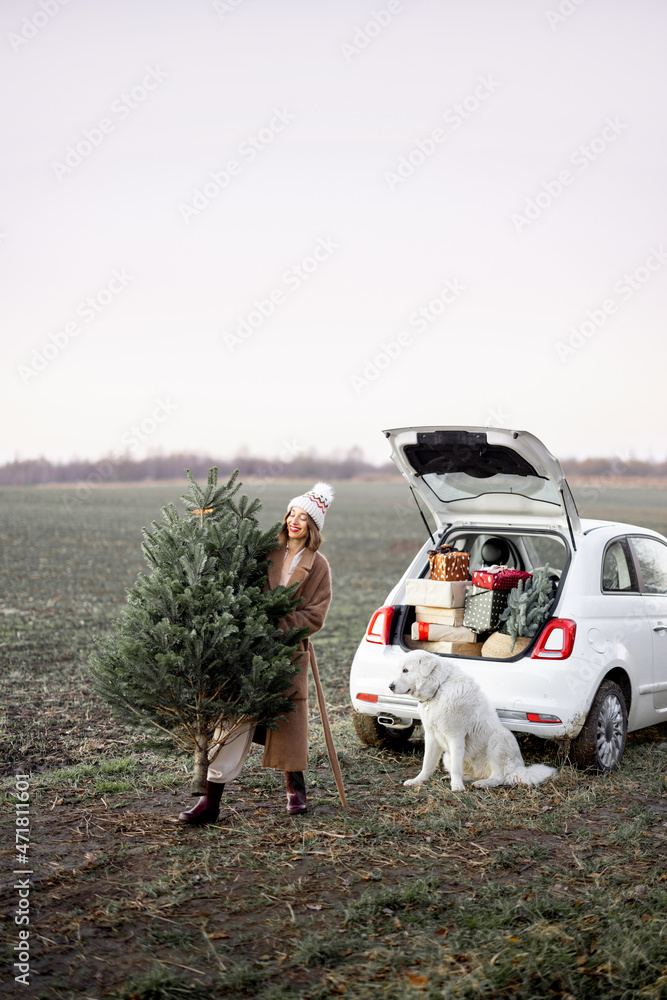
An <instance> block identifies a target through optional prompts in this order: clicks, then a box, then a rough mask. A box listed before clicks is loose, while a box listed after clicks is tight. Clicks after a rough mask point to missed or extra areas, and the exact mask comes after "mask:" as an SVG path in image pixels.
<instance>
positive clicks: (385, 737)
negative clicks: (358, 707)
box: [352, 712, 415, 750]
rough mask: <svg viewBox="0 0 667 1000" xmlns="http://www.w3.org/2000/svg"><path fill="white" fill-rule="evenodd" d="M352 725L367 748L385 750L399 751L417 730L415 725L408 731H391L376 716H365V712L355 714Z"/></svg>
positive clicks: (408, 728) (409, 727)
mask: <svg viewBox="0 0 667 1000" xmlns="http://www.w3.org/2000/svg"><path fill="white" fill-rule="evenodd" d="M352 723H353V725H354V731H355V733H356V734H357V736H358V737H359V739H360V740H361V742H362V743H365V744H366V746H367V747H384V748H385V750H390V749H394V750H398V749H400V748H401V747H403V746H405V744H406V743H407V742H408V740H409V739H410V737H411V736H412V733H413V732H414V728H415V727H414V723H413V724H412V725H411V726H408V727H407V729H389V728H388V727H387V726H383V725H382V723H380V722H378V720H377V719H376V718H375V716H374V715H364V713H363V712H355V713H354V715H353V717H352Z"/></svg>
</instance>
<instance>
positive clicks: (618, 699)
mask: <svg viewBox="0 0 667 1000" xmlns="http://www.w3.org/2000/svg"><path fill="white" fill-rule="evenodd" d="M627 734H628V710H627V708H626V705H625V697H624V695H623V692H622V691H621V689H620V687H619V686H618V684H615V683H614V681H603V682H602V684H601V685H600V687H599V688H598V689H597V692H596V695H595V697H594V698H593V704H592V705H591V710H590V712H589V713H588V716H587V717H586V721H585V723H584V727H583V729H582V730H581V732H580V733H579V735H578V736H577V738H576V739H575V740H572V744H571V746H570V759H571V760H572V763H573V764H576V766H577V767H580V768H582V770H595V771H614V770H615V769H616V768H617V767H618V766H619V765H620V763H621V758H622V757H623V751H624V750H625V739H626V736H627Z"/></svg>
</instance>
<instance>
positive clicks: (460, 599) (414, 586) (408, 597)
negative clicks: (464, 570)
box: [405, 579, 467, 608]
mask: <svg viewBox="0 0 667 1000" xmlns="http://www.w3.org/2000/svg"><path fill="white" fill-rule="evenodd" d="M466 587H467V583H466V581H465V580H460V581H458V580H456V581H453V582H446V581H444V580H424V579H420V580H406V581H405V603H406V604H425V605H428V607H431V608H462V607H463V605H464V602H465V596H466Z"/></svg>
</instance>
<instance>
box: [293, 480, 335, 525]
mask: <svg viewBox="0 0 667 1000" xmlns="http://www.w3.org/2000/svg"><path fill="white" fill-rule="evenodd" d="M333 498H334V490H333V486H329V484H328V483H315V485H314V486H313V488H312V490H309V491H308V493H303V494H302V495H301V496H300V497H294V499H293V500H290V502H289V503H288V504H287V510H288V511H290V510H291V509H292V507H300V508H301V510H305V512H306V514H310V516H311V517H312V519H313V521H314V522H315V524H316V525H317V527H318V528H319V529H320V531H321V530H322V525H323V524H324V515H325V514H326V512H327V511H328V509H329V504H330V503H331V501H332V500H333Z"/></svg>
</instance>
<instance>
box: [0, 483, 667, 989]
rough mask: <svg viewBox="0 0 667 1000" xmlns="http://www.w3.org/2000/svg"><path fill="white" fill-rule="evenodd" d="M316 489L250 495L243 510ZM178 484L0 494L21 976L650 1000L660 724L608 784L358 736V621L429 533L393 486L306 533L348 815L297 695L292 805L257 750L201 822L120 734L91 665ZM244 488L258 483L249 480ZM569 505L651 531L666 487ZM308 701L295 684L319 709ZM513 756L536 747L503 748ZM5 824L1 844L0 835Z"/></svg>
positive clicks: (11, 903) (658, 965)
mask: <svg viewBox="0 0 667 1000" xmlns="http://www.w3.org/2000/svg"><path fill="white" fill-rule="evenodd" d="M306 485H308V486H309V485H311V484H310V483H308V484H304V483H292V484H287V483H280V484H278V483H276V484H272V485H271V486H269V487H267V488H266V489H264V490H262V492H261V493H260V495H261V496H262V498H263V502H264V512H263V520H264V522H265V523H266V525H267V526H268V525H269V524H270V523H272V522H273V521H275V520H277V519H278V518H279V517H280V516H281V515H282V512H283V510H284V507H285V504H286V502H287V501H288V500H289V499H290V498H291V497H292V496H294V495H295V494H298V493H299V492H301V491H302V489H303V487H304V486H306ZM180 492H181V490H180V489H179V487H174V486H159V487H157V486H156V487H148V486H145V487H125V488H96V489H95V488H93V489H90V490H81V491H79V492H77V491H76V490H70V489H64V488H63V489H61V488H41V489H39V488H30V489H22V488H13V489H5V490H2V491H0V543H1V547H2V563H1V565H0V654H1V660H2V673H1V677H0V687H1V690H0V696H1V702H2V713H1V715H0V722H1V728H0V768H1V769H2V774H3V775H4V778H3V782H2V804H3V816H2V823H3V851H2V857H3V861H4V871H5V873H6V877H5V878H4V880H3V886H4V888H3V890H2V904H3V906H2V909H3V916H4V940H5V951H4V955H5V956H8V955H10V954H12V949H13V948H14V946H15V945H16V944H17V943H18V932H19V928H18V926H17V925H16V924H15V922H14V916H15V912H16V910H17V905H18V890H17V888H15V887H14V881H13V880H14V879H15V878H20V876H14V875H13V874H12V873H13V871H14V869H15V868H16V869H18V868H19V867H20V865H19V863H18V862H17V860H16V854H15V851H14V850H13V848H11V846H10V845H11V844H12V843H13V839H14V818H15V807H14V802H15V797H14V791H15V778H14V775H15V774H16V773H17V772H18V773H22V774H28V775H29V782H30V848H29V854H28V857H29V860H30V862H31V864H30V870H31V871H32V872H33V874H32V877H31V884H30V896H29V916H30V925H29V930H30V978H29V985H28V986H27V987H26V986H24V985H22V984H19V983H15V982H14V975H15V974H16V972H15V970H13V969H12V967H11V963H12V961H14V959H12V958H10V959H9V960H8V961H5V963H4V964H3V968H2V970H1V971H0V976H2V981H0V994H1V995H3V996H5V995H6V996H12V997H13V996H30V997H42V998H49V1000H59V998H61V1000H68V998H79V997H89V998H102V997H112V998H116V1000H123V998H124V1000H172V998H173V1000H176V998H189V997H192V998H197V1000H204V998H209V997H211V998H230V1000H236V998H246V997H257V998H260V1000H279V998H280V1000H319V998H325V997H337V996H348V997H354V998H361V1000H366V998H377V997H382V998H387V1000H403V998H407V997H420V996H422V997H427V998H433V1000H435V998H450V997H451V998H464V997H469V998H477V997H489V998H496V997H497V998H501V997H502V998H519V1000H529V998H543V997H552V996H553V997H563V998H576V1000H578V998H597V997H605V998H606V997H609V998H635V997H637V998H640V997H641V998H654V997H667V931H666V928H667V920H666V907H665V899H666V896H667V893H666V892H665V890H666V889H667V866H666V853H667V852H666V850H665V845H666V843H667V785H666V784H665V780H666V779H665V775H666V773H667V725H664V726H660V727H654V728H653V729H650V730H646V731H643V732H642V733H639V734H635V735H632V736H631V737H630V738H629V740H628V747H627V751H626V757H625V760H624V764H623V767H622V768H621V770H620V772H618V773H617V774H614V775H606V776H597V775H591V774H584V773H582V772H579V771H576V770H574V769H572V768H571V767H570V766H569V765H567V764H565V765H564V766H562V767H561V772H560V776H559V779H558V780H557V781H551V782H548V783H547V784H546V785H544V786H541V787H539V788H536V789H531V788H526V787H518V788H509V789H507V788H506V789H488V790H479V791H472V790H470V791H468V792H466V793H465V794H458V795H457V794H452V793H451V792H450V791H449V788H448V785H447V783H446V782H445V781H444V780H443V778H442V776H440V777H436V778H434V779H433V780H432V782H431V783H430V784H429V785H428V786H426V787H425V788H423V789H421V790H413V789H410V790H408V789H405V788H404V787H403V785H402V781H403V780H404V779H405V778H406V777H411V776H413V775H414V774H415V773H416V771H417V770H418V768H419V763H420V758H421V745H420V743H419V742H418V741H414V742H413V744H412V746H411V748H410V750H409V751H408V752H405V753H399V752H389V751H383V750H379V749H369V748H365V747H362V746H361V745H360V744H359V743H358V742H357V740H356V737H355V736H354V734H353V732H352V727H351V721H350V708H349V696H348V684H347V677H348V670H349V664H350V661H351V658H352V655H353V653H354V650H355V648H356V645H357V644H358V642H359V640H360V638H361V636H362V635H363V632H364V629H365V626H366V624H367V621H368V618H369V616H370V613H371V612H372V611H373V610H374V609H375V608H376V607H377V606H379V605H380V604H381V603H382V601H383V600H384V598H385V596H386V594H387V592H388V590H389V589H390V587H391V586H392V585H393V583H394V582H395V580H396V579H397V577H398V576H399V575H400V574H401V573H402V572H403V570H404V568H405V566H406V565H407V563H408V561H409V560H410V558H411V556H412V554H413V553H414V551H415V550H416V548H417V547H418V546H419V545H420V544H421V542H422V541H423V538H424V533H425V532H424V526H423V524H422V522H421V520H420V518H419V516H418V514H417V513H416V511H415V509H414V506H413V504H412V500H411V497H410V496H409V493H408V491H407V489H406V488H404V487H403V486H402V485H401V484H400V483H374V484H371V483H368V484H364V483H347V484H346V483H343V484H341V485H340V486H339V487H338V496H337V500H336V502H335V504H334V506H333V507H332V509H331V512H330V514H329V515H328V517H327V522H326V526H325V537H326V541H325V545H324V548H323V551H324V553H325V554H326V555H327V557H328V558H329V560H330V563H331V566H332V572H333V579H334V597H333V602H332V607H331V611H330V613H329V617H328V619H327V623H326V626H325V628H324V630H323V631H322V633H320V634H319V635H318V636H317V637H316V639H315V645H316V649H317V654H318V662H319V664H320V670H321V673H322V677H323V682H324V684H325V690H326V694H327V702H328V705H329V706H330V713H331V719H332V724H333V728H334V733H335V737H336V741H337V745H338V747H339V754H340V761H341V766H342V769H343V776H344V780H345V785H346V790H347V795H348V803H349V808H348V809H347V810H343V809H342V808H341V807H340V804H339V802H338V798H337V794H336V789H335V785H334V782H333V778H332V775H331V770H330V767H329V765H328V761H327V756H326V750H325V746H324V741H323V737H322V732H321V727H320V724H319V719H318V716H317V710H316V708H314V707H313V710H312V712H311V722H312V725H311V757H310V764H309V771H308V775H307V780H308V787H309V801H310V803H311V808H310V811H309V812H308V813H307V814H306V815H305V816H299V817H293V818H290V817H288V816H287V815H286V814H285V812H284V787H283V782H282V775H280V774H278V773H275V772H271V771H264V770H262V768H260V767H259V750H258V748H257V749H255V750H253V752H252V754H251V757H250V759H249V761H248V763H247V764H246V767H245V768H244V770H243V772H242V774H241V775H240V776H239V778H238V779H237V781H236V782H234V783H233V784H232V785H231V786H229V788H228V789H226V790H225V792H226V793H225V796H224V799H223V802H224V808H223V811H222V813H221V818H220V822H219V823H218V824H216V825H215V826H211V827H208V828H204V829H199V830H197V829H187V828H185V829H184V828H182V827H180V826H178V825H177V824H175V823H174V822H173V820H174V818H175V817H176V815H177V814H178V812H179V811H180V810H181V809H182V808H183V807H184V806H185V807H189V805H190V800H189V799H188V774H187V770H188V765H189V761H188V759H187V758H186V757H184V756H182V755H178V754H176V753H174V754H173V755H170V756H169V757H166V758H164V757H159V756H157V755H154V754H150V753H147V752H145V751H142V750H140V749H138V748H137V743H136V739H135V735H134V734H133V733H132V732H131V731H129V730H126V729H124V728H122V727H119V726H118V725H117V724H116V723H115V722H114V720H113V718H112V717H111V715H110V713H109V711H108V709H107V708H106V706H105V705H104V704H102V703H101V702H100V701H99V700H98V699H96V697H95V696H94V695H93V694H92V692H91V689H90V683H89V679H88V675H87V669H86V663H87V659H88V655H89V651H90V649H91V646H92V644H93V642H94V639H95V636H96V635H97V634H99V633H101V632H103V631H104V630H106V629H108V628H109V626H110V623H111V622H112V620H113V618H114V617H115V616H116V615H117V614H118V612H119V610H120V609H121V607H122V605H123V602H124V589H125V587H127V586H129V585H131V584H132V583H133V581H134V579H135V577H136V573H137V572H138V571H139V570H141V569H142V568H143V563H142V558H141V552H140V541H141V527H142V525H148V524H149V523H150V521H151V520H152V519H154V518H157V517H159V514H160V508H161V507H162V505H163V504H164V503H166V502H168V501H170V500H174V499H177V498H178V496H179V493H180ZM248 492H249V493H252V492H254V491H253V489H252V487H249V488H248ZM579 494H580V497H581V498H583V502H582V503H581V507H582V510H583V513H584V514H586V515H592V516H603V517H610V518H614V519H619V520H625V521H629V522H635V523H639V524H644V525H646V526H648V527H654V528H657V529H658V530H661V531H663V532H664V531H667V490H664V489H656V490H640V489H627V488H626V489H623V488H614V489H612V488H604V489H597V488H596V489H595V490H593V491H588V492H587V491H586V490H585V489H581V490H580V491H579ZM314 705H315V702H314V699H313V706H314ZM521 742H522V750H523V752H524V756H525V757H526V758H527V760H528V761H535V760H543V761H545V762H547V763H562V762H558V760H557V748H556V747H555V745H554V744H545V743H542V742H540V741H537V740H531V739H530V738H528V737H525V738H522V739H521ZM9 838H11V839H9Z"/></svg>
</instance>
